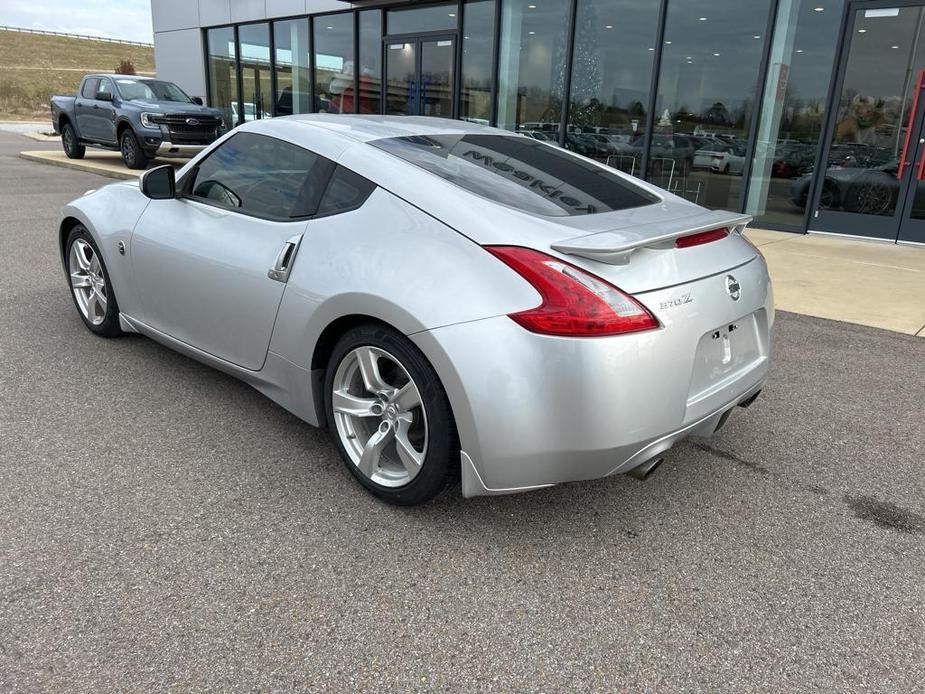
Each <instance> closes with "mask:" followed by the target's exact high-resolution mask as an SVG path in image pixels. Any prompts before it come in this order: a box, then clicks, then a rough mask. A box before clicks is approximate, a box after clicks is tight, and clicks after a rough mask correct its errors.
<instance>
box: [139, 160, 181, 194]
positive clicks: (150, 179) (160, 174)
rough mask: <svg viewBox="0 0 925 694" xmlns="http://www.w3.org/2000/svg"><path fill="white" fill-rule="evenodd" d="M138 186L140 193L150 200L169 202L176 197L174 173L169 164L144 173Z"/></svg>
mask: <svg viewBox="0 0 925 694" xmlns="http://www.w3.org/2000/svg"><path fill="white" fill-rule="evenodd" d="M138 185H139V187H140V188H141V192H142V193H144V194H145V195H146V196H147V197H149V198H151V199H152V200H170V199H172V198H175V197H177V180H176V172H175V171H174V170H173V167H172V166H171V165H170V164H164V165H163V166H156V167H155V168H153V169H150V170H148V171H145V172H144V173H143V174H141V180H140V181H139V183H138Z"/></svg>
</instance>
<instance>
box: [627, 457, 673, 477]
mask: <svg viewBox="0 0 925 694" xmlns="http://www.w3.org/2000/svg"><path fill="white" fill-rule="evenodd" d="M664 460H665V459H664V458H652V459H651V460H647V461H646V462H644V463H643V464H642V465H639V466H637V467H634V468H633V469H632V470H630V471H629V472H627V473H626V474H627V475H629V476H630V477H634V478H635V479H637V480H647V479H648V478H649V476H650V475H651V474H652V473H653V472H655V470H656V469H657V468H658V466H659V465H661V464H662V462H664Z"/></svg>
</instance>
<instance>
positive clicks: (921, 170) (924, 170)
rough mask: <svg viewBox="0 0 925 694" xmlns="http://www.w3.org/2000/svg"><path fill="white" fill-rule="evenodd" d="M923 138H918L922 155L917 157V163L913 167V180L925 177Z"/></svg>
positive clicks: (924, 141) (924, 143) (924, 140)
mask: <svg viewBox="0 0 925 694" xmlns="http://www.w3.org/2000/svg"><path fill="white" fill-rule="evenodd" d="M922 145H925V138H922V139H919V147H921V149H922V155H921V156H920V157H919V163H918V164H916V167H915V180H916V181H921V180H922V179H923V178H925V147H922Z"/></svg>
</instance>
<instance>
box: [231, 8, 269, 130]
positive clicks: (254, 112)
mask: <svg viewBox="0 0 925 694" xmlns="http://www.w3.org/2000/svg"><path fill="white" fill-rule="evenodd" d="M238 43H239V46H240V48H239V50H240V54H241V61H240V65H241V67H240V69H241V85H242V89H243V90H244V120H245V121H249V120H255V119H260V118H270V117H271V116H272V115H273V113H272V108H273V93H272V91H271V88H272V86H271V84H270V25H269V24H242V25H241V26H239V27H238Z"/></svg>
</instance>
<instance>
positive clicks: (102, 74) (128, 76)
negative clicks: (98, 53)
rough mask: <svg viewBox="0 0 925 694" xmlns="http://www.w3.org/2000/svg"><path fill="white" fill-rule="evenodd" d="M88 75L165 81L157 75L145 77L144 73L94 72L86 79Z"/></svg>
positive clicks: (140, 80) (141, 80)
mask: <svg viewBox="0 0 925 694" xmlns="http://www.w3.org/2000/svg"><path fill="white" fill-rule="evenodd" d="M87 77H112V78H113V79H126V80H138V81H139V82H144V81H158V82H163V81H164V80H158V79H157V77H145V76H144V75H123V74H122V73H115V72H94V73H93V74H92V75H84V79H86V78H87Z"/></svg>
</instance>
